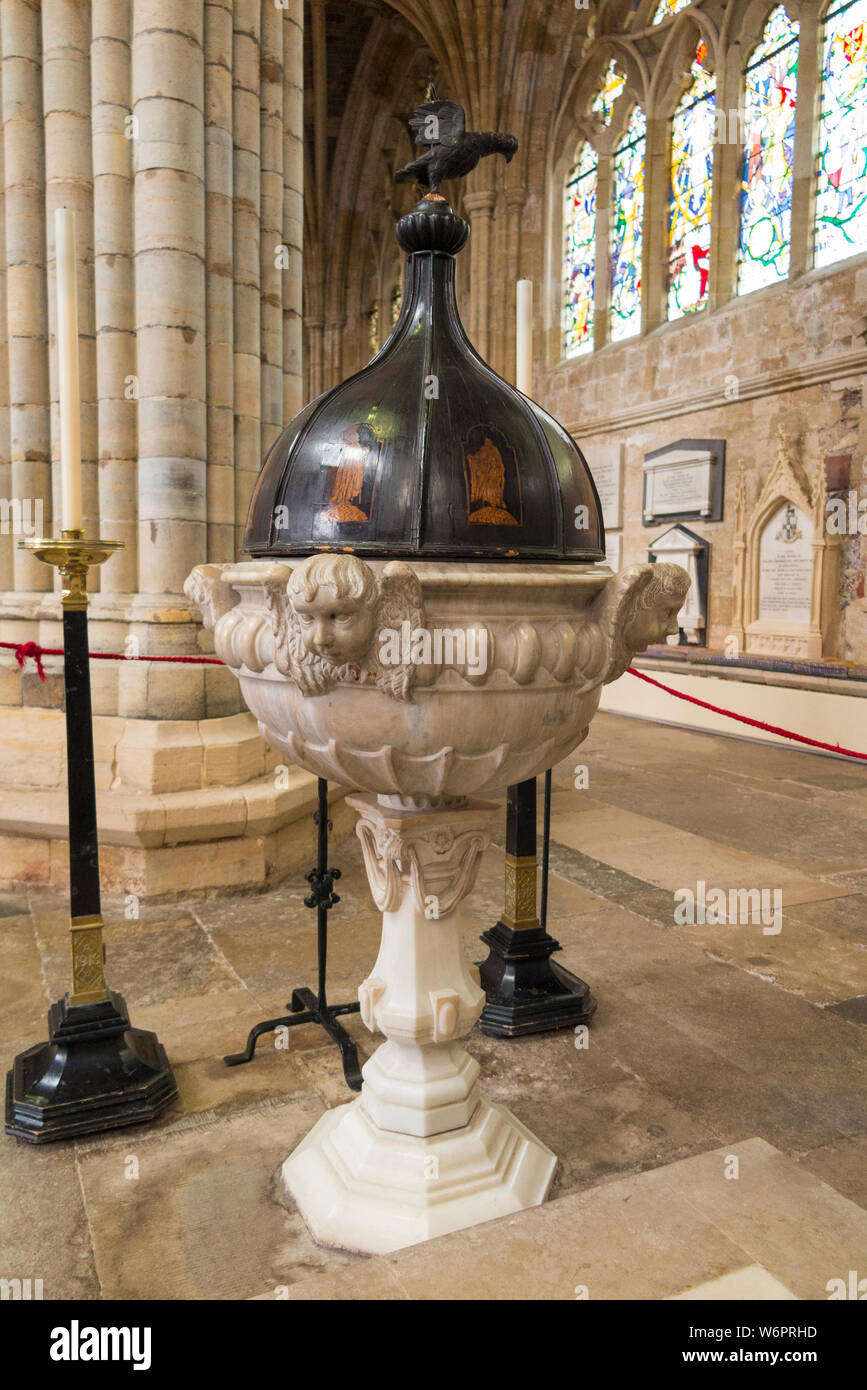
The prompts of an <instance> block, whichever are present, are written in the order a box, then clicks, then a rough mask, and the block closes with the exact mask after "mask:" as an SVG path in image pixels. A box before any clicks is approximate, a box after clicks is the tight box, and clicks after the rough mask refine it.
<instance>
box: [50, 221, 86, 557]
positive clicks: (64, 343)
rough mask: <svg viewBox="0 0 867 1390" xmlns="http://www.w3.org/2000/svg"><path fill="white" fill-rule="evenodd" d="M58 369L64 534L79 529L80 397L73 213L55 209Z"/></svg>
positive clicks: (81, 520)
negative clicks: (65, 531)
mask: <svg viewBox="0 0 867 1390" xmlns="http://www.w3.org/2000/svg"><path fill="white" fill-rule="evenodd" d="M54 232H55V241H56V245H57V367H58V374H59V377H60V478H61V485H62V489H63V504H62V519H63V528H64V530H67V531H74V530H75V531H77V530H81V529H82V526H83V516H82V508H81V396H80V393H79V387H78V287H77V276H76V266H75V213H74V212H72V211H70V209H69V208H57V210H56V212H55V214H54Z"/></svg>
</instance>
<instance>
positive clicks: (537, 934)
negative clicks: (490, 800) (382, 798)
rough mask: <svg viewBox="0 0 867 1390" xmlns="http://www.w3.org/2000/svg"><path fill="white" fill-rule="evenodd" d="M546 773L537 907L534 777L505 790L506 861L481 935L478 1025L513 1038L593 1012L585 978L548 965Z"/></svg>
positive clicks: (568, 1024) (551, 946)
mask: <svg viewBox="0 0 867 1390" xmlns="http://www.w3.org/2000/svg"><path fill="white" fill-rule="evenodd" d="M550 779H551V774H550V772H548V773H547V774H546V777H545V808H544V821H543V849H542V914H541V920H540V918H539V917H538V916H537V915H536V875H537V864H536V779H535V778H534V777H533V778H530V779H529V780H528V781H526V782H519V783H517V784H516V785H515V786H512V787H509V789H508V792H507V794H506V864H505V879H506V882H505V894H504V903H503V915H502V917H501V918H500V920H499V922H497V924H496V925H495V926H494V927H491V929H490V930H489V931H486V932H484V933H483V935H482V941H483V942H484V943H485V945H486V946H488V947H489V948H490V950H489V955H488V958H487V960H485V961H484V962H482V964H481V965H480V967H479V972H480V976H481V982H482V988H483V989H484V991H485V994H486V996H487V999H486V1002H485V1007H484V1009H483V1010H482V1016H481V1018H480V1019H479V1027H480V1029H481V1030H482V1032H483V1033H490V1034H491V1035H492V1036H494V1037H500V1038H517V1037H524V1036H526V1035H528V1034H532V1033H548V1032H552V1031H554V1030H555V1029H558V1028H574V1027H575V1026H577V1025H578V1024H580V1023H586V1022H587V1021H588V1019H590V1018H591V1017H592V1015H593V1013H594V1012H595V1009H596V1000H595V999H594V998H593V996H592V994H591V993H590V987H589V985H587V984H585V982H584V981H583V980H580V979H579V978H578V976H577V975H572V974H571V973H570V972H569V971H568V970H565V969H564V968H563V966H561V965H558V964H555V962H553V961H552V960H551V956H552V955H553V953H554V952H555V951H559V949H560V944H559V942H557V941H555V940H554V938H553V937H551V936H549V935H548V933H547V931H546V930H545V923H546V919H547V914H548V845H549V842H550V833H551V780H550Z"/></svg>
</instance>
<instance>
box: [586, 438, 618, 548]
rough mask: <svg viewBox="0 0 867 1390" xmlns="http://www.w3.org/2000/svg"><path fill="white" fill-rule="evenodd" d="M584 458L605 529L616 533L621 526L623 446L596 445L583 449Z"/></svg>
mask: <svg viewBox="0 0 867 1390" xmlns="http://www.w3.org/2000/svg"><path fill="white" fill-rule="evenodd" d="M584 457H585V458H586V460H587V464H588V466H589V468H590V472H591V473H592V475H593V481H594V483H595V484H596V491H597V492H598V493H599V501H600V503H601V504H602V521H603V523H604V525H605V529H606V530H609V529H611V530H614V531H616V530H617V529H618V528H619V527H620V526H622V525H623V520H622V518H621V515H620V498H621V494H622V491H623V445H622V444H596V445H594V446H592V447H591V448H589V449H584Z"/></svg>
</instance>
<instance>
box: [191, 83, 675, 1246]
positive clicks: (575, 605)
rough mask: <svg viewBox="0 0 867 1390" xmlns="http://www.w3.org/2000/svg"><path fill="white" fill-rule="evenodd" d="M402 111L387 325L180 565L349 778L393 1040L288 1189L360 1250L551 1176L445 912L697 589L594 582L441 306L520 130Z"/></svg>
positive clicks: (289, 1179) (259, 687) (541, 424)
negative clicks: (508, 1104) (237, 522)
mask: <svg viewBox="0 0 867 1390" xmlns="http://www.w3.org/2000/svg"><path fill="white" fill-rule="evenodd" d="M431 118H434V119H433V121H432V120H431ZM411 124H412V125H413V129H414V131H415V133H416V138H417V141H418V143H420V144H427V145H428V146H429V150H428V155H427V156H424V155H423V156H422V157H421V159H420V160H416V161H414V163H413V165H412V166H408V167H409V168H411V170H412V172H413V176H418V177H420V181H421V182H422V183H426V184H427V186H428V188H429V192H428V193H427V194H426V196H424V197H423V198H422V199H421V201H420V202H419V203H418V204H417V205H416V207H415V208H413V210H412V212H411V213H409V214H408V215H407V216H406V217H404V218H402V219H401V220H400V221H399V222H398V224H397V239H398V242H399V244H400V246H401V247H402V249H403V250H404V251H405V252H406V253H407V274H406V285H405V289H404V294H403V301H402V308H401V312H400V316H399V318H398V321H397V324H396V325H395V328H394V330H393V332H392V334H391V337H390V338H389V339H388V341H387V342H386V344H385V345H384V347H383V348H382V349H381V350H380V351H379V353H378V354H377V355H376V356H375V357H374V358H373V360H372V361H371V362H370V363H369V364H368V366H367V367H365V368H364V370H363V371H361V372H359V373H357V374H356V375H355V376H353V377H351V378H349V380H348V381H345V382H343V383H342V384H341V385H339V386H337V387H336V388H334V389H333V390H331V391H328V392H326V393H325V394H324V395H322V396H320V397H319V398H318V399H317V400H315V401H313V402H311V403H310V404H308V405H307V406H306V407H305V408H304V409H303V410H302V411H301V412H300V414H299V415H298V416H296V418H295V419H294V420H293V421H292V422H291V423H290V424H289V425H288V426H287V427H286V429H285V430H284V431H283V433H282V435H281V436H280V438H279V439H278V440H277V441H276V443H275V444H274V446H273V447H272V449H271V451H270V453H269V455H268V457H267V458H266V460H265V463H264V465H263V468H262V471H261V473H260V475H259V478H258V481H257V484H256V488H255V490H254V494H253V499H252V502H251V506H250V513H249V516H248V521H247V531H246V537H245V549H246V551H247V552H248V554H250V555H251V556H252V557H253V558H252V559H250V560H247V561H243V562H240V563H237V564H231V563H230V564H222V565H200V566H198V567H197V568H196V569H195V570H194V571H193V573H192V574H191V575H190V577H189V579H188V580H187V585H186V592H187V595H188V597H189V598H190V599H191V600H192V601H193V602H195V603H196V604H198V605H199V607H200V608H201V611H202V616H203V619H204V622H205V624H206V626H207V627H208V628H209V629H210V630H211V631H212V632H213V634H214V646H215V650H216V653H217V655H218V656H219V657H220V658H221V659H222V660H223V661H224V662H225V663H226V665H227V666H228V667H229V668H230V669H231V670H232V671H233V672H234V674H235V675H236V677H237V679H238V681H239V683H240V686H241V691H242V694H243V696H244V699H245V700H246V702H247V705H248V706H249V708H250V710H251V711H252V712H253V714H254V715H255V716H256V718H257V719H258V722H259V727H260V729H261V731H262V734H263V736H264V737H265V738H266V740H267V741H268V742H269V743H270V744H271V745H272V746H273V747H275V748H277V749H279V750H280V751H281V752H282V753H283V754H285V756H286V757H287V758H288V759H290V760H291V761H293V762H295V763H297V764H298V765H299V766H300V767H303V768H305V769H307V770H308V771H310V772H314V773H316V774H317V775H318V776H320V777H325V778H328V779H330V780H332V781H333V782H335V783H339V784H341V785H342V786H344V787H347V788H353V789H356V790H354V791H353V792H352V794H351V795H349V796H348V797H347V802H348V804H349V805H350V806H352V807H353V809H354V810H355V811H356V812H357V814H358V824H357V833H358V836H359V838H360V841H361V847H362V850H363V855H364V863H365V868H366V871H367V877H368V882H369V884H370V889H371V892H372V894H373V898H374V901H375V902H376V905H377V907H378V908H379V909H380V911H381V912H382V923H383V926H382V941H381V946H380V950H379V955H378V957H377V959H376V962H375V964H374V965H373V968H372V970H371V973H370V974H369V976H368V977H367V979H366V980H365V981H364V983H363V984H362V985H361V986H360V988H359V999H360V1002H361V1014H362V1018H363V1021H364V1023H365V1024H366V1026H367V1027H368V1028H369V1029H371V1030H372V1031H379V1032H381V1033H383V1034H384V1035H385V1038H386V1041H385V1042H384V1043H383V1044H382V1045H381V1046H380V1047H379V1048H378V1050H377V1051H376V1052H375V1053H374V1055H373V1056H372V1057H371V1058H370V1059H369V1061H368V1062H367V1063H366V1065H365V1067H364V1069H363V1077H364V1084H363V1088H362V1092H361V1095H360V1096H359V1097H358V1098H357V1099H356V1100H353V1101H351V1102H350V1103H348V1104H346V1105H342V1106H338V1107H337V1108H336V1109H332V1110H329V1111H327V1112H326V1114H325V1115H323V1116H322V1118H321V1119H320V1120H319V1121H318V1122H317V1124H316V1125H315V1126H314V1127H313V1129H312V1130H311V1131H310V1133H309V1134H308V1135H307V1136H306V1138H305V1139H304V1140H302V1142H301V1144H300V1145H299V1146H298V1147H297V1148H296V1149H295V1151H294V1152H293V1153H292V1154H290V1156H289V1157H288V1158H287V1159H286V1162H285V1163H284V1165H283V1181H284V1184H285V1187H286V1189H287V1191H288V1192H289V1193H290V1195H291V1196H292V1197H293V1198H294V1200H295V1202H296V1203H297V1205H298V1207H299V1209H300V1211H301V1212H302V1214H303V1216H304V1218H305V1220H306V1221H307V1223H308V1225H309V1227H310V1229H311V1231H312V1233H313V1235H314V1237H315V1239H316V1240H318V1241H320V1242H321V1243H323V1244H326V1245H336V1246H341V1247H344V1248H346V1249H351V1250H359V1251H365V1252H384V1251H388V1250H395V1249H398V1248H400V1247H402V1246H405V1245H411V1244H413V1243H415V1242H417V1241H420V1240H426V1239H429V1238H430V1237H432V1236H436V1235H442V1234H445V1233H446V1232H448V1231H452V1230H457V1229H460V1228H461V1227H465V1226H471V1225H475V1224H476V1223H477V1222H480V1221H486V1220H489V1219H491V1218H493V1217H497V1216H502V1215H506V1214H508V1213H511V1212H516V1211H520V1210H522V1209H523V1208H525V1207H528V1206H532V1205H536V1204H538V1203H540V1202H542V1201H544V1199H545V1197H546V1195H547V1193H548V1190H549V1188H550V1185H551V1182H552V1180H553V1177H554V1172H555V1169H556V1165H557V1160H556V1158H555V1156H554V1154H552V1153H551V1152H550V1151H549V1150H548V1149H547V1148H546V1147H545V1146H544V1145H543V1144H542V1143H540V1141H539V1140H538V1139H537V1138H535V1136H534V1135H532V1134H531V1133H530V1132H529V1130H527V1129H526V1128H525V1126H524V1125H523V1124H522V1123H521V1122H520V1121H519V1120H518V1119H517V1118H516V1117H515V1116H514V1115H512V1114H511V1112H510V1111H508V1110H507V1109H505V1107H503V1106H501V1105H497V1104H494V1103H492V1102H489V1101H487V1100H486V1099H485V1098H484V1096H483V1095H482V1094H481V1091H480V1088H479V1080H478V1078H479V1066H478V1063H477V1062H476V1061H475V1060H474V1059H473V1058H472V1057H471V1056H470V1055H469V1054H468V1053H467V1052H466V1050H465V1049H464V1048H463V1046H462V1045H461V1042H460V1039H462V1038H463V1037H465V1036H466V1034H467V1033H468V1032H469V1031H470V1029H471V1028H472V1027H473V1025H474V1023H475V1022H476V1020H477V1019H478V1017H479V1015H480V1014H481V1011H482V1008H483V1005H484V1002H485V996H484V992H483V991H482V989H481V987H480V984H479V973H478V969H477V967H476V966H474V965H473V964H472V963H471V962H470V961H468V960H467V959H465V957H464V955H463V952H462V948H461V940H460V933H461V913H462V907H463V904H464V902H465V900H466V899H467V897H468V895H469V894H470V893H471V892H472V889H473V885H474V883H475V879H476V876H477V873H478V869H479V863H480V857H481V854H482V852H483V850H484V849H485V847H486V846H487V844H488V843H489V839H490V833H491V827H492V824H493V823H494V822H495V821H496V820H498V819H499V817H500V815H501V802H500V801H499V800H497V799H491V798H500V797H501V796H502V794H503V792H504V791H505V788H506V787H507V786H509V785H512V784H514V783H518V782H521V781H523V780H525V779H527V778H531V777H535V776H537V775H538V774H539V773H542V772H544V771H545V770H546V769H548V768H550V767H551V766H553V765H554V764H555V763H556V762H558V761H559V760H560V759H561V758H564V757H566V756H567V755H568V754H569V753H570V752H571V751H572V750H573V749H574V748H575V747H576V746H577V745H578V744H579V743H580V742H581V741H582V739H584V737H585V736H586V734H587V731H588V727H589V724H590V720H591V719H592V717H593V714H594V713H595V711H596V708H597V706H598V704H599V698H600V693H601V689H602V686H603V685H604V684H605V683H606V682H608V681H611V680H614V679H616V678H617V677H618V676H619V675H620V674H621V673H622V672H623V671H624V670H625V668H626V666H627V665H628V664H629V662H630V660H631V659H632V656H633V655H634V654H635V653H636V652H638V651H642V650H644V648H645V647H646V646H648V645H649V644H651V643H654V642H659V641H660V640H663V639H664V637H665V635H666V634H667V633H669V632H671V631H676V622H675V619H676V615H677V613H678V612H679V610H680V609H681V607H682V605H683V599H684V595H685V592H686V589H687V586H688V583H689V580H688V577H687V575H686V574H685V572H684V571H683V570H682V569H680V568H679V567H677V566H675V565H670V564H663V563H659V564H656V565H646V564H645V565H633V566H631V567H630V568H628V569H626V570H624V571H622V572H621V573H620V574H618V575H616V576H614V575H612V573H611V571H610V570H609V569H608V568H607V567H606V566H605V564H604V556H605V551H604V535H603V529H602V520H601V511H600V507H599V499H598V496H597V494H596V489H595V487H594V485H593V481H592V478H591V476H590V473H589V471H588V469H587V465H586V463H585V462H584V459H583V457H582V455H581V453H580V451H579V450H578V448H577V447H576V445H575V444H574V442H573V440H572V439H571V437H570V436H569V435H568V434H567V433H566V431H565V430H564V429H563V428H562V427H561V426H560V425H559V424H557V422H556V421H555V420H553V419H552V418H551V417H550V416H549V415H547V414H546V413H545V412H544V411H543V410H541V409H540V407H539V406H537V405H535V404H534V403H533V402H532V401H531V400H529V399H528V398H527V397H525V396H523V395H522V394H521V393H520V392H518V391H517V390H515V389H514V388H513V387H512V386H510V385H508V383H506V382H505V381H503V380H502V379H501V378H500V377H498V376H497V375H496V373H494V372H493V371H492V370H491V368H489V367H488V366H487V365H486V364H485V363H484V362H482V361H481V359H480V358H479V357H478V356H477V355H476V353H475V352H474V350H473V348H472V346H471V345H470V343H469V341H468V340H467V338H466V335H465V333H464V330H463V328H462V326H461V323H460V319H459V318H458V314H457V308H456V305H455V297H454V269H455V260H454V258H455V256H456V255H457V254H458V252H459V251H460V250H461V248H462V247H463V246H464V244H465V243H466V240H467V237H468V234H469V228H468V226H467V224H466V223H465V222H464V221H463V220H462V219H461V218H460V217H458V216H456V214H455V213H454V212H453V210H452V208H451V207H450V206H449V204H448V202H446V200H445V199H444V198H443V197H442V196H441V195H440V194H439V192H438V183H439V177H447V176H451V175H452V174H453V173H455V172H467V171H468V169H469V168H472V167H473V163H474V162H476V161H477V159H478V158H479V157H481V155H482V154H484V153H490V152H497V153H500V154H505V155H506V156H507V157H509V158H510V157H511V153H513V152H514V141H511V137H508V136H496V137H493V136H488V135H484V136H482V135H479V136H474V135H473V134H472V133H470V132H465V130H464V125H463V112H462V110H461V108H460V107H459V106H457V104H456V103H453V102H445V101H437V100H435V99H431V100H428V101H427V102H425V103H424V104H423V105H422V106H420V107H419V108H418V109H417V111H416V113H415V116H414V118H413V122H412V123H411ZM472 141H477V142H480V143H479V145H478V148H476V146H472V148H470V147H471V145H472ZM486 141H487V142H488V145H487V148H483V146H484V144H485V142H486ZM492 141H495V142H499V143H491V142H492ZM510 141H511V144H510V143H509V142H510ZM444 151H445V153H443V152H444ZM455 151H457V152H458V153H455ZM458 154H460V156H461V158H462V159H463V160H464V163H466V168H463V166H462V167H461V168H460V170H458V168H457V166H455V168H452V165H455V161H456V160H457V159H458ZM473 155H474V158H473V159H472V162H469V163H468V162H467V160H469V159H470V158H471V157H472V156H473ZM449 160H451V163H449ZM443 168H445V169H446V170H447V172H446V173H445V174H443V173H440V174H439V175H438V174H437V170H441V169H443ZM425 169H427V170H428V173H427V174H425V172H424V171H425ZM509 891H510V888H509V885H508V883H507V894H508V893H509ZM511 891H512V892H513V893H519V892H520V884H519V883H517V882H516V883H513V884H512V886H511ZM516 1045H517V1046H519V1045H520V1044H516Z"/></svg>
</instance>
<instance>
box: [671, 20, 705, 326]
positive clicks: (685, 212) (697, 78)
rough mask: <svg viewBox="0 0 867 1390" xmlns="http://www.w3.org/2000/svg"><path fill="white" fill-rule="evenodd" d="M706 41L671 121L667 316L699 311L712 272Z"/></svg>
mask: <svg viewBox="0 0 867 1390" xmlns="http://www.w3.org/2000/svg"><path fill="white" fill-rule="evenodd" d="M706 62H707V47H706V45H705V43H704V41H703V40H702V42H701V43H700V44H699V45H698V48H697V49H696V55H695V58H694V59H693V62H692V67H691V68H690V75H691V77H692V82H691V83H690V85H689V87H687V89H686V91H685V92H684V94H683V96H682V97H681V99H680V101H679V103H678V105H677V108H676V110H675V113H674V115H673V116H672V118H671V191H670V204H669V221H668V254H669V266H668V317H669V318H670V319H679V318H682V316H683V315H684V314H689V313H693V312H694V311H695V310H696V309H701V308H702V307H703V305H704V304H705V303H706V301H707V287H708V274H709V268H710V207H711V184H712V176H713V149H714V120H715V114H716V79H715V78H714V76H713V74H712V73H711V72H709V71H708V69H707V67H706V66H705V63H706Z"/></svg>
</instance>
